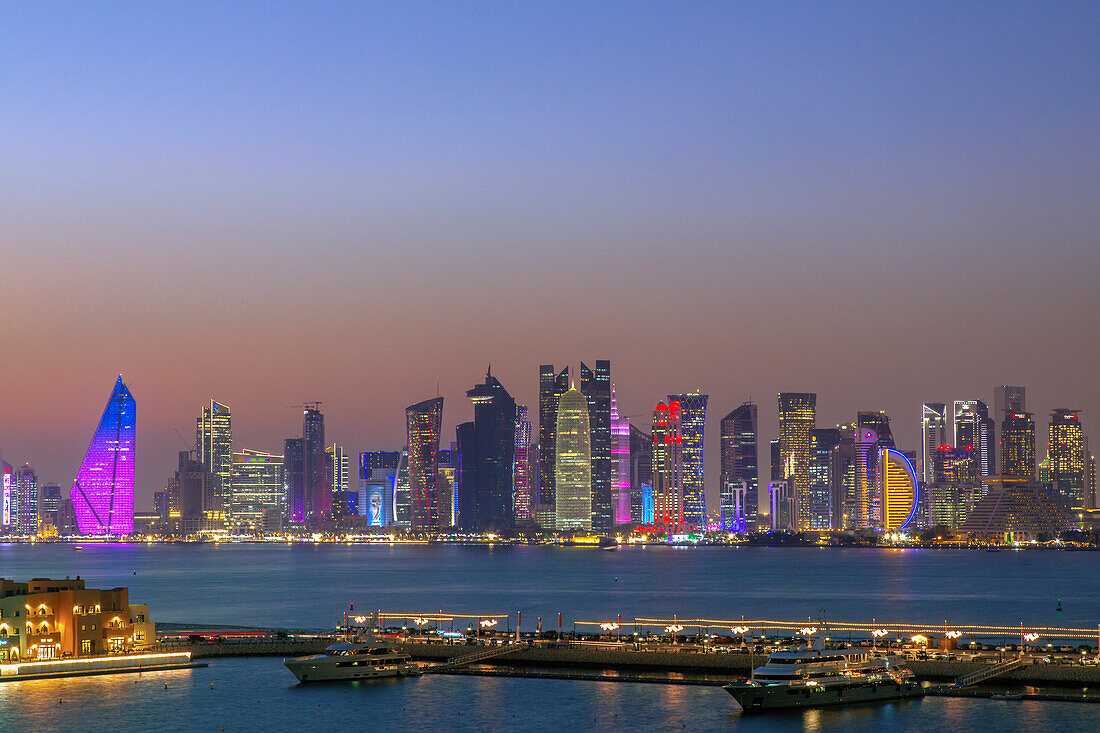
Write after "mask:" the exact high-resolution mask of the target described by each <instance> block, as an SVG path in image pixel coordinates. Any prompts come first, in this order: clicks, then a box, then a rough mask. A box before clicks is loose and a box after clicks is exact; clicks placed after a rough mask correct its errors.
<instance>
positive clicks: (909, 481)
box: [878, 448, 918, 532]
mask: <svg viewBox="0 0 1100 733" xmlns="http://www.w3.org/2000/svg"><path fill="white" fill-rule="evenodd" d="M878 473H879V475H880V476H881V485H882V502H881V505H882V529H884V530H885V531H887V532H898V531H902V530H905V529H909V528H910V527H911V525H912V523H913V518H914V517H915V516H916V514H917V507H918V496H917V473H916V471H915V470H914V468H913V464H912V463H910V462H909V459H908V458H906V457H905V454H904V453H902V452H901V451H898V450H894V449H893V448H883V449H881V450H880V452H879V466H878Z"/></svg>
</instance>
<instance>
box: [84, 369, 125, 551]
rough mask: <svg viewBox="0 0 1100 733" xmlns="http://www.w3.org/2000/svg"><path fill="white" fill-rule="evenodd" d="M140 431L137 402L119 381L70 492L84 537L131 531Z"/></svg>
mask: <svg viewBox="0 0 1100 733" xmlns="http://www.w3.org/2000/svg"><path fill="white" fill-rule="evenodd" d="M136 427H137V403H136V402H135V401H134V397H133V395H132V394H130V389H129V388H128V387H127V386H126V385H125V384H123V382H122V377H119V378H118V380H117V381H116V382H115V387H114V390H112V392H111V396H110V398H109V399H108V400H107V406H106V407H105V408H104V410H103V416H102V417H101V418H100V420H99V425H98V426H97V428H96V431H95V434H94V435H93V436H92V440H91V443H90V444H89V445H88V452H87V453H85V455H84V460H83V462H81V464H80V471H79V472H78V473H77V475H76V480H75V481H74V482H73V488H72V491H70V492H69V494H70V498H71V499H72V502H73V512H74V513H75V515H76V521H77V525H78V527H79V530H80V533H81V534H90V535H125V534H130V533H131V532H132V531H133V529H134V440H135V437H136Z"/></svg>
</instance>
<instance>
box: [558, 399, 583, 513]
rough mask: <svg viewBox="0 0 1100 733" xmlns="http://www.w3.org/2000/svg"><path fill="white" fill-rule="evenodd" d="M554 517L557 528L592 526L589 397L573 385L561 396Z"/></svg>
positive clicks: (559, 402) (559, 403)
mask: <svg viewBox="0 0 1100 733" xmlns="http://www.w3.org/2000/svg"><path fill="white" fill-rule="evenodd" d="M557 413H558V429H557V431H556V434H555V443H554V444H555V456H556V465H555V466H554V481H555V485H554V496H555V499H556V501H555V503H554V518H555V525H556V528H557V530H558V531H563V532H565V531H572V530H579V531H591V529H592V448H591V436H590V431H591V423H590V418H589V415H588V399H587V398H586V397H585V396H584V395H583V394H582V393H581V392H580V391H579V390H577V389H576V388H575V387H571V388H570V389H569V390H568V391H567V392H566V393H565V394H563V395H562V396H561V399H560V400H558V409H557Z"/></svg>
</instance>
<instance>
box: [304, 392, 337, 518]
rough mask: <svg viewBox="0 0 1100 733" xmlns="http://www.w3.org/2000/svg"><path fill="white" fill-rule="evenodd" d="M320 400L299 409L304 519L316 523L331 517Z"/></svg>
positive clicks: (328, 471) (327, 467) (330, 487)
mask: <svg viewBox="0 0 1100 733" xmlns="http://www.w3.org/2000/svg"><path fill="white" fill-rule="evenodd" d="M319 404H320V403H313V406H310V405H307V406H306V408H305V411H304V412H303V413H302V451H303V452H302V457H303V464H302V467H303V472H304V473H303V475H304V477H305V491H306V497H305V498H306V506H305V511H306V522H308V523H310V524H317V523H320V522H324V521H326V520H328V519H331V518H332V480H331V479H332V476H331V471H330V470H329V461H328V456H327V455H326V454H325V416H324V415H323V414H322V413H321V410H320V409H318V405H319Z"/></svg>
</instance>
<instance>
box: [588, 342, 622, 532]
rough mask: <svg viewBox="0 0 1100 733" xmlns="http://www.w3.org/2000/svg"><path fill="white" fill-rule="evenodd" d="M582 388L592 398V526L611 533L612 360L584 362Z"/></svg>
mask: <svg viewBox="0 0 1100 733" xmlns="http://www.w3.org/2000/svg"><path fill="white" fill-rule="evenodd" d="M580 377H581V383H580V391H581V393H582V394H583V395H584V396H585V398H586V399H587V400H588V419H589V421H590V422H591V428H590V433H589V434H590V436H591V447H592V528H593V529H595V530H597V531H600V532H607V531H608V530H610V529H611V527H612V525H613V524H614V521H615V516H614V515H615V511H614V507H613V506H612V502H611V481H612V476H613V471H612V467H611V362H610V361H608V360H606V359H597V360H596V368H595V369H589V368H588V366H587V365H586V364H585V363H584V362H583V361H582V362H581V372H580Z"/></svg>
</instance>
